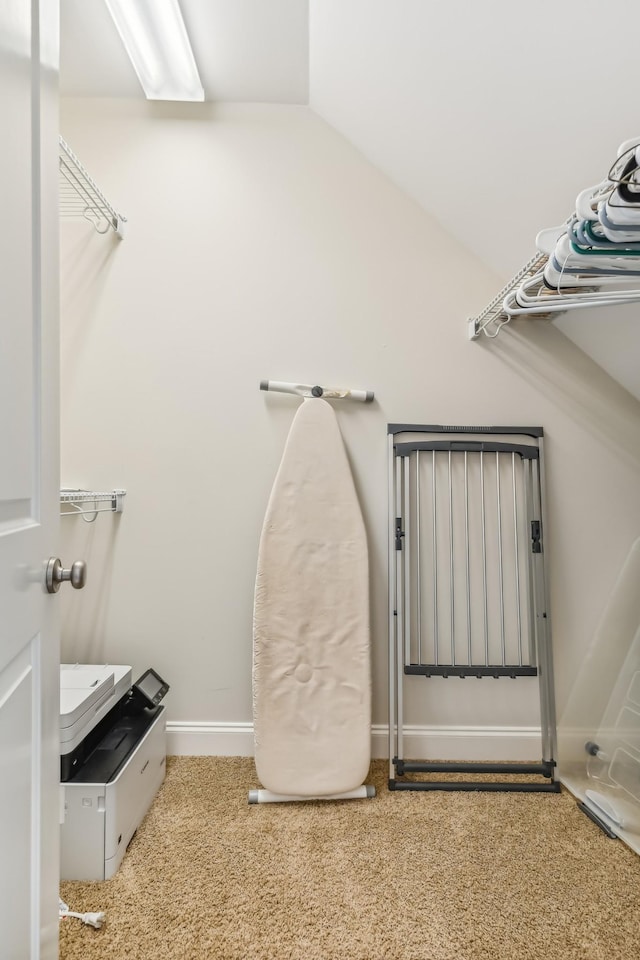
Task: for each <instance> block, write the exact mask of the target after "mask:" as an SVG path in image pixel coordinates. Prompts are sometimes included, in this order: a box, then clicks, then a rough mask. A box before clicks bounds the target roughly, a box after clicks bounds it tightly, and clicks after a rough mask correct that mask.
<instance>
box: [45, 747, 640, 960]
mask: <svg viewBox="0 0 640 960" xmlns="http://www.w3.org/2000/svg"><path fill="white" fill-rule="evenodd" d="M370 782H374V783H375V785H376V787H377V789H378V795H377V796H376V797H375V799H373V800H355V801H343V802H341V803H340V802H324V803H320V802H314V803H308V804H287V805H275V804H273V805H259V806H253V805H252V806H249V805H248V804H247V791H248V789H249V788H250V787H253V786H257V785H258V784H257V781H256V778H255V769H254V767H253V763H252V761H251V760H248V759H244V758H211V757H206V758H205V757H180V758H171V759H170V761H169V763H168V772H167V778H166V781H165V783H164V785H163V787H162V789H161V791H160V793H159V794H158V797H157V799H156V801H155V803H154V805H153V807H152V809H151V811H150V812H149V814H148V815H147V817H146V818H145V820H144V822H143V823H142V825H141V827H140V829H139V830H138V832H137V834H136V836H135V837H134V839H133V841H132V843H131V845H130V847H129V850H128V852H127V855H126V856H125V858H124V860H123V862H122V865H121V867H120V869H119V871H118V873H117V874H116V876H115V877H113V878H112V879H111V880H108V881H106V882H104V883H64V884H63V885H62V888H61V895H62V897H63V899H64V900H66V901H67V903H68V904H69V906H70V907H71V909H72V910H81V911H87V910H91V911H94V910H105V911H106V914H107V921H106V924H105V926H104V927H103V928H102V929H101V930H93V929H92V928H90V927H85V926H82V925H81V924H80V923H79V921H77V920H71V919H67V920H63V921H61V923H60V939H61V943H60V958H61V960H97V958H100V960H142V958H144V960H174V958H176V960H382V958H385V960H503V958H504V960H637V958H639V957H640V857H638V856H636V854H634V853H632V852H631V851H630V850H629V849H628V848H627V847H626V846H624V845H623V844H622V843H621V842H620V841H618V840H609V839H607V838H606V837H605V836H604V834H602V833H601V832H600V831H599V830H598V829H597V828H596V827H595V826H594V825H593V824H592V823H591V822H590V821H589V820H588V819H587V818H586V817H585V816H584V815H583V814H582V813H580V811H579V810H578V809H577V807H576V804H575V800H574V799H573V798H572V797H571V796H570V795H569V794H568V793H562V794H560V795H557V794H555V795H554V794H500V793H489V794H487V793H477V792H476V793H442V792H437V793H416V792H410V793H409V792H407V793H404V792H403V793H389V792H388V790H387V788H386V764H385V763H383V762H382V761H376V762H374V763H373V764H372V769H371V778H370Z"/></svg>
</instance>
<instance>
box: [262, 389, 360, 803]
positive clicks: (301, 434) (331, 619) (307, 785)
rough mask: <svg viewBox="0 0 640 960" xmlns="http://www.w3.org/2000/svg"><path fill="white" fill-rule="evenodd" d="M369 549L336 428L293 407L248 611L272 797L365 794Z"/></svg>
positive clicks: (313, 405)
mask: <svg viewBox="0 0 640 960" xmlns="http://www.w3.org/2000/svg"><path fill="white" fill-rule="evenodd" d="M369 647H370V644H369V591H368V559H367V541H366V533H365V528H364V523H363V520H362V514H361V512H360V506H359V504H358V498H357V494H356V490H355V487H354V483H353V478H352V476H351V471H350V468H349V463H348V460H347V456H346V452H345V449H344V445H343V442H342V437H341V435H340V430H339V427H338V423H337V420H336V417H335V413H334V411H333V409H332V408H331V406H330V405H329V404H328V403H327V402H326V401H324V400H319V399H315V400H305V401H304V402H303V403H302V405H301V406H300V407H299V409H298V411H297V413H296V416H295V418H294V422H293V424H292V427H291V430H290V433H289V437H288V439H287V443H286V446H285V451H284V455H283V458H282V462H281V464H280V468H279V470H278V474H277V476H276V480H275V483H274V486H273V490H272V492H271V497H270V500H269V505H268V508H267V513H266V516H265V520H264V526H263V530H262V536H261V539H260V548H259V555H258V572H257V578H256V595H255V608H254V662H253V700H254V736H255V759H256V767H257V771H258V776H259V778H260V781H261V782H262V784H263V786H264V787H266V788H267V789H268V790H271V791H273V792H274V793H285V794H297V795H301V796H323V795H327V794H333V793H340V792H343V791H347V790H351V789H354V788H355V787H357V786H359V785H361V784H362V782H363V780H364V778H365V777H366V775H367V771H368V768H369V762H370V736H371V734H370V710H371V680H370V651H369Z"/></svg>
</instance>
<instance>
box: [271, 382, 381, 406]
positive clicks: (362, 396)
mask: <svg viewBox="0 0 640 960" xmlns="http://www.w3.org/2000/svg"><path fill="white" fill-rule="evenodd" d="M260 389H261V390H269V391H271V392H272V393H293V394H295V395H296V396H298V397H323V398H325V399H327V400H361V401H362V403H371V401H372V400H373V398H374V393H373V390H343V389H339V388H337V387H320V386H317V385H315V386H314V385H313V384H310V383H285V382H283V381H282V380H261V381H260Z"/></svg>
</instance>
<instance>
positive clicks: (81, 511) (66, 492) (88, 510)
mask: <svg viewBox="0 0 640 960" xmlns="http://www.w3.org/2000/svg"><path fill="white" fill-rule="evenodd" d="M126 495H127V491H126V490H122V489H116V490H107V491H98V490H77V489H73V488H71V487H63V489H62V490H61V491H60V505H61V506H63V505H66V506H67V507H68V508H70V509H65V510H61V511H60V516H62V517H77V516H84V515H89V514H90V515H92V516H94V515H95V514H97V513H122V511H123V510H124V498H125V496H126ZM99 503H101V504H105V506H101V507H99V506H98V504H99ZM88 504H91V506H88ZM106 504H108V506H106Z"/></svg>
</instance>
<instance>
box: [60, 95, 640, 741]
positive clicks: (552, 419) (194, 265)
mask: <svg viewBox="0 0 640 960" xmlns="http://www.w3.org/2000/svg"><path fill="white" fill-rule="evenodd" d="M61 131H62V134H63V136H64V137H65V138H66V139H67V140H68V141H69V143H70V144H71V146H72V148H73V149H74V150H75V151H76V152H77V154H78V155H79V157H80V158H81V160H82V161H83V163H84V164H85V165H86V166H87V168H88V169H89V171H90V172H91V173H92V175H93V176H94V178H95V179H96V180H97V181H98V183H99V184H100V186H101V187H102V188H103V190H104V191H105V193H106V194H107V195H108V196H109V198H110V199H111V200H112V202H113V203H114V205H115V206H116V207H117V208H118V209H119V210H121V211H122V212H123V213H124V214H125V215H126V216H127V217H128V218H129V223H128V232H127V237H126V239H125V240H124V241H122V242H121V243H119V242H118V241H117V240H115V239H113V238H111V237H109V236H99V235H97V234H95V233H93V232H92V230H91V228H90V227H89V226H88V225H85V224H76V223H63V225H62V389H63V396H62V465H63V466H62V470H63V473H62V482H63V484H65V485H70V486H86V487H90V488H93V489H109V488H110V487H112V486H123V487H125V488H126V489H127V491H128V494H127V498H126V507H125V512H124V514H123V515H122V516H121V517H120V518H116V517H112V516H109V515H106V516H101V517H98V520H97V522H96V523H95V524H92V525H88V524H86V523H83V522H82V521H81V520H79V519H73V520H72V519H68V520H65V521H64V524H65V534H64V539H65V543H64V545H63V549H64V553H63V554H62V555H63V556H64V558H65V559H66V560H70V559H74V558H75V557H77V556H85V557H86V559H87V560H88V562H89V565H90V571H89V582H88V585H87V587H86V589H85V590H84V591H83V593H81V594H74V595H71V591H67V593H66V595H65V596H62V595H61V603H62V605H63V655H64V656H65V657H67V658H68V659H72V660H74V659H77V660H97V661H101V660H108V661H111V662H124V663H132V664H133V666H134V670H135V671H140V670H142V669H143V668H144V667H146V666H148V665H149V664H151V665H153V666H155V667H156V668H157V669H158V670H159V671H160V673H161V674H162V675H163V676H165V677H166V678H167V679H168V680H169V682H170V683H171V685H172V691H171V694H170V698H169V701H168V705H169V710H170V719H173V720H179V721H194V722H198V721H220V722H239V723H242V722H246V721H249V720H250V719H251V676H250V673H251V619H252V603H253V581H254V574H255V561H256V553H257V543H258V536H259V532H260V526H261V521H262V517H263V514H264V510H265V507H266V502H267V498H268V494H269V491H270V487H271V483H272V481H273V477H274V475H275V471H276V468H277V465H278V462H279V458H280V455H281V452H282V448H283V444H284V441H285V437H286V434H287V430H288V427H289V424H290V422H291V418H292V415H293V411H294V408H295V403H296V401H295V400H294V399H293V398H289V397H284V396H276V395H271V394H265V393H261V392H260V391H259V390H258V384H259V381H260V380H261V379H263V378H270V379H280V380H295V381H299V382H305V381H317V382H325V383H328V384H335V385H346V386H352V387H360V388H364V389H372V390H375V392H376V402H375V404H373V405H371V406H369V405H367V406H365V405H360V404H354V405H352V406H348V405H344V406H341V407H340V408H339V409H338V416H339V420H340V424H341V428H342V431H343V435H344V438H345V442H346V445H347V449H348V451H349V455H350V458H351V462H352V465H353V470H354V475H355V478H356V483H357V486H358V490H359V493H360V495H361V501H362V506H363V511H364V514H365V520H366V523H367V528H368V533H369V538H370V551H371V589H372V622H373V646H374V658H373V671H374V720H375V721H376V722H378V723H383V722H384V721H385V719H386V683H387V681H386V642H387V641H386V623H387V608H386V550H387V548H386V522H387V521H386V512H387V501H386V423H387V422H389V421H405V422H411V421H413V422H435V423H438V422H440V423H463V422H464V423H469V422H476V423H509V422H511V423H531V424H541V425H543V426H544V428H545V431H546V435H547V442H548V445H547V460H548V488H549V490H548V492H549V504H550V530H549V531H548V546H549V561H550V564H551V572H552V598H551V599H552V614H553V626H554V639H555V648H556V670H557V687H558V700H559V705H560V707H562V704H563V702H564V700H565V699H566V697H567V694H568V691H569V689H570V686H571V680H572V676H573V673H574V672H575V669H576V664H577V663H579V662H580V657H581V654H582V652H583V650H584V649H585V648H586V644H587V643H588V640H589V636H590V631H591V629H592V624H593V623H594V620H595V619H596V618H597V616H598V615H599V612H600V611H601V609H602V608H603V606H604V603H605V599H606V596H607V593H608V590H609V589H610V587H611V585H612V584H613V582H614V580H615V578H616V575H617V571H618V569H619V567H620V565H621V564H622V561H623V559H624V557H625V556H626V553H627V551H628V549H629V546H630V544H631V542H632V541H633V540H634V539H635V537H636V536H637V535H638V532H639V531H640V498H639V497H638V481H639V476H640V417H638V413H639V412H640V404H638V402H637V401H636V400H635V399H634V398H632V397H631V396H630V395H629V394H628V393H626V392H625V391H624V390H623V389H622V388H621V387H619V386H618V385H617V384H615V383H614V382H613V381H612V380H611V379H610V378H609V377H608V376H607V375H606V374H605V373H603V372H602V371H601V370H600V369H599V368H598V367H596V366H595V364H593V363H592V361H590V360H589V359H588V358H587V357H586V356H585V355H584V354H582V353H581V352H580V351H579V350H578V349H577V347H575V346H574V345H573V344H572V343H570V342H569V341H568V340H567V339H566V338H565V337H563V336H562V334H561V333H559V332H558V331H557V330H555V329H554V328H553V327H550V326H547V325H545V324H542V325H540V324H537V325H531V324H529V325H527V324H524V323H514V324H513V326H512V328H510V329H509V330H508V331H505V332H504V333H503V334H502V335H501V337H500V339H499V341H495V342H493V343H491V344H489V343H488V342H479V343H471V342H469V341H468V340H467V331H466V318H467V317H468V316H469V315H471V313H472V312H474V310H476V309H477V308H478V306H480V305H482V303H483V302H484V301H485V300H488V299H489V298H490V297H491V296H492V295H493V294H494V293H495V290H496V288H497V286H496V285H497V283H498V281H497V279H496V278H495V277H494V276H493V275H492V274H491V273H489V272H488V271H487V270H486V268H484V267H483V266H482V265H481V264H480V263H479V262H478V261H477V260H476V259H474V258H473V256H471V255H470V254H469V253H467V252H466V251H465V250H464V249H463V248H462V247H461V246H460V244H459V243H458V242H457V241H455V240H453V239H452V238H451V237H450V236H449V235H447V234H446V233H445V232H444V231H443V230H442V228H440V227H438V226H437V224H436V223H435V221H433V220H432V219H431V218H430V217H429V216H428V215H427V214H426V213H425V212H424V210H423V209H422V208H421V207H420V206H419V205H418V204H417V203H415V202H413V201H411V200H409V199H408V198H407V197H406V195H405V194H404V193H403V192H401V191H400V190H399V189H398V188H397V187H395V186H394V185H393V184H392V183H391V182H390V181H389V180H388V179H386V178H385V176H384V175H382V174H381V173H380V172H378V171H377V170H376V169H375V168H374V167H373V166H371V165H370V164H369V163H368V162H366V161H365V160H364V159H363V157H362V156H361V155H360V154H359V153H358V152H357V151H356V149H355V148H354V147H352V146H351V145H350V144H349V143H348V142H347V141H345V140H344V139H343V138H342V137H341V136H340V135H339V134H337V133H336V132H335V131H334V130H333V129H331V128H330V127H329V126H328V125H327V124H326V123H325V122H324V121H322V120H321V119H319V118H318V116H317V115H315V114H314V113H313V112H312V111H310V110H309V109H308V108H305V107H295V106H293V107H284V106H280V107H275V106H256V105H254V106H251V105H235V106H234V105H224V106H212V105H197V106H193V107H190V106H185V105H180V106H175V107H171V106H168V105H162V106H161V105H148V104H144V103H142V104H141V103H133V102H122V101H120V102H115V101H90V100H84V101H80V100H77V101H74V100H68V101H64V102H63V104H62V122H61ZM438 683H439V685H434V684H438ZM474 683H475V684H477V686H476V687H474V688H472V687H471V686H470V684H469V682H468V681H467V682H466V683H465V684H464V685H463V682H461V681H455V682H454V681H442V682H438V681H424V682H422V681H417V685H415V686H414V687H413V693H412V696H411V698H410V703H409V714H408V719H409V720H410V721H411V722H413V723H424V724H437V723H444V724H447V723H449V724H462V725H470V724H488V725H491V724H497V725H499V724H511V725H527V724H535V722H536V717H537V711H536V705H535V696H534V693H535V688H534V686H531V685H530V684H529V685H527V684H528V682H527V681H522V682H521V681H516V682H512V681H509V682H508V683H507V682H501V681H500V682H499V681H486V683H485V681H482V682H481V683H480V682H478V681H474ZM498 683H500V686H499V687H497V686H495V685H496V684H498ZM427 684H430V686H429V687H428V691H429V692H428V693H427ZM443 684H444V686H443ZM447 684H448V686H447ZM492 684H494V686H492ZM445 687H446V693H445ZM480 688H482V693H481V692H480Z"/></svg>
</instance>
